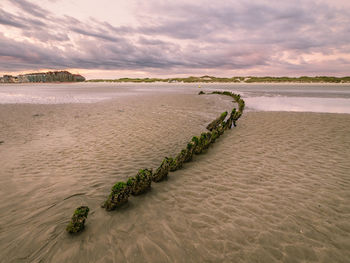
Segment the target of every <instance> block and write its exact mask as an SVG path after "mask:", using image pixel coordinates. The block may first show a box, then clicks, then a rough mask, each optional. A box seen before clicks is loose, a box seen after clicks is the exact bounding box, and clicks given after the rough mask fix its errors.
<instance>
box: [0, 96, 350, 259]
mask: <svg viewBox="0 0 350 263" xmlns="http://www.w3.org/2000/svg"><path fill="white" fill-rule="evenodd" d="M231 105H232V104H231V102H230V100H227V99H222V98H219V97H218V96H196V95H191V94H188V95H186V94H171V95H169V94H161V93H160V94H158V95H157V96H155V95H154V94H151V95H145V96H142V97H135V96H134V97H125V98H123V99H115V100H113V101H109V102H104V103H96V104H90V105H74V104H72V105H41V106H40V105H1V111H0V115H1V118H0V119H1V131H0V135H1V138H0V140H4V141H5V143H4V144H2V145H0V157H1V160H0V165H1V176H0V187H1V192H0V198H1V200H2V202H1V204H0V214H1V220H0V222H1V223H0V251H2V253H1V257H0V259H1V260H0V261H1V262H39V261H42V262H86V261H87V260H88V261H90V262H280V261H283V262H301V261H305V262H312V261H314V262H347V260H348V259H349V258H350V253H349V251H350V239H349V236H350V223H349V222H350V220H349V219H350V194H349V193H350V175H349V171H350V165H349V157H350V126H349V123H350V115H343V114H315V113H286V112H285V113H280V112H273V113H272V112H249V113H245V114H244V116H243V117H242V118H241V119H240V120H239V122H238V126H237V127H236V128H235V129H232V130H229V131H227V132H226V133H225V134H224V135H223V136H222V137H220V139H219V140H217V142H216V143H215V145H213V146H211V148H210V149H209V151H208V152H207V153H204V154H202V155H199V156H196V157H195V160H194V162H192V163H190V164H186V165H185V166H184V168H183V169H182V170H179V171H176V172H174V173H170V175H169V178H168V180H166V181H164V182H161V183H159V184H153V185H152V190H151V191H150V192H148V193H146V194H145V195H142V196H138V197H133V198H130V200H129V204H128V205H127V206H126V207H123V208H122V209H121V210H118V211H115V212H106V211H105V210H103V209H101V208H99V205H100V203H102V202H103V201H104V200H105V198H106V195H107V194H108V193H109V190H110V187H111V186H112V185H113V183H115V182H116V181H118V180H125V179H126V178H127V177H128V176H133V175H135V174H136V172H137V170H138V169H139V168H156V167H157V166H158V165H159V163H160V162H161V160H162V159H163V158H164V157H165V156H171V155H175V153H177V152H179V151H180V150H181V148H183V146H184V145H185V143H186V142H187V141H188V140H189V139H190V138H191V137H192V135H194V134H200V133H201V132H202V131H203V130H204V129H205V126H206V125H207V124H208V122H210V121H211V120H212V119H214V118H215V117H216V116H217V114H218V113H220V112H222V111H223V110H227V109H230V108H231ZM248 106H249V105H248ZM35 114H42V115H39V116H33V115H35ZM83 204H84V205H88V206H89V207H91V208H92V209H91V212H90V215H89V218H88V220H87V225H86V231H84V232H83V233H81V234H80V235H78V236H75V237H71V236H69V235H68V234H66V233H65V231H64V229H65V226H66V224H67V221H68V220H69V218H70V216H71V214H72V212H73V210H74V207H77V206H79V205H83Z"/></svg>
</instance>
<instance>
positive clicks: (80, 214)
mask: <svg viewBox="0 0 350 263" xmlns="http://www.w3.org/2000/svg"><path fill="white" fill-rule="evenodd" d="M89 210H90V209H89V207H87V206H80V207H78V208H77V209H75V211H74V214H73V216H72V219H71V221H70V222H69V224H68V225H67V227H66V231H67V232H68V233H70V234H74V233H79V232H81V231H83V230H84V228H85V220H86V219H87V217H88V214H89Z"/></svg>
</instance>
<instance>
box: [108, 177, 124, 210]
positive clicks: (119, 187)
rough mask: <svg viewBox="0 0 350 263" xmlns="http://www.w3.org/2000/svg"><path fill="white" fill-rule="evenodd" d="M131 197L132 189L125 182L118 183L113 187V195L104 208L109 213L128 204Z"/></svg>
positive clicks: (109, 197) (111, 194)
mask: <svg viewBox="0 0 350 263" xmlns="http://www.w3.org/2000/svg"><path fill="white" fill-rule="evenodd" d="M129 195H130V189H129V187H128V185H127V184H126V183H124V182H118V183H116V184H115V185H114V186H113V187H112V189H111V193H110V195H109V196H108V199H107V200H106V201H105V203H104V204H103V206H102V207H103V208H105V209H106V210H107V211H112V210H115V209H116V208H118V207H120V206H122V205H123V204H125V203H127V202H128V198H129Z"/></svg>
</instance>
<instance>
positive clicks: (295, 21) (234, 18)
mask: <svg viewBox="0 0 350 263" xmlns="http://www.w3.org/2000/svg"><path fill="white" fill-rule="evenodd" d="M47 70H69V71H71V72H73V73H80V74H82V75H84V76H85V77H87V78H88V79H92V78H120V77H142V78H143V77H161V78H162V77H164V78H165V77H180V76H202V75H213V76H221V77H232V76H250V75H254V76H305V75H307V76H321V75H327V76H331V75H332V76H349V75H350V1H348V0H303V1H302V0H284V1H281V0H278V1H275V0H250V1H247V0H235V1H233V0H231V1H228V0H217V1H212V0H211V1H207V0H200V1H195V0H194V1H188V0H177V1H174V0H172V1H168V0H162V1H161V0H147V1H145V0H143V1H139V0H127V1H126V0H99V1H95V0H0V75H3V74H13V75H17V74H20V73H29V72H40V71H47Z"/></svg>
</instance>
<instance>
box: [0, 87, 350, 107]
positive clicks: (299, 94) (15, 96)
mask: <svg viewBox="0 0 350 263" xmlns="http://www.w3.org/2000/svg"><path fill="white" fill-rule="evenodd" d="M200 86H201V89H198V84H188V83H187V84H183V83H177V84H169V83H140V84H133V83H72V84H2V85H0V104H8V103H31V104H62V103H95V102H99V101H105V100H109V99H113V98H119V97H125V96H130V95H142V94H145V93H155V92H163V93H182V94H194V93H196V92H198V91H199V90H204V91H212V90H231V91H234V92H236V93H240V94H241V95H242V96H243V98H244V99H245V101H246V104H247V110H257V111H294V112H324V113H327V112H328V113H350V85H348V84H338V85H336V84H264V83H261V84H236V83H231V84H230V83H228V84H210V83H207V84H203V83H202V84H200Z"/></svg>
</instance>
